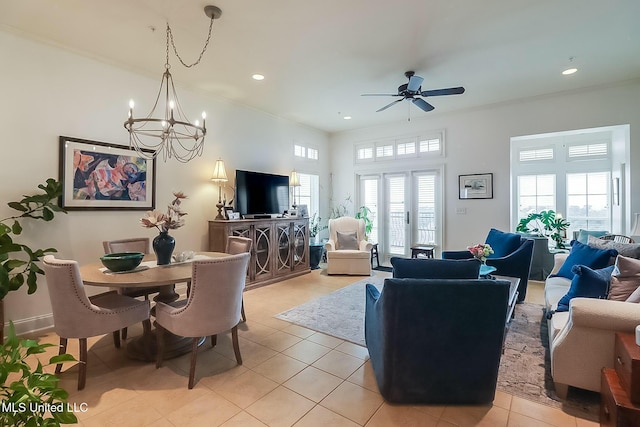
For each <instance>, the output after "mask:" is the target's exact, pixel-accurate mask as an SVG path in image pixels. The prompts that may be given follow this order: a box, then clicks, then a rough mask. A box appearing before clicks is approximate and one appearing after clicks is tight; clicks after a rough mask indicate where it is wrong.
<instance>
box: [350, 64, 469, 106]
mask: <svg viewBox="0 0 640 427" xmlns="http://www.w3.org/2000/svg"><path fill="white" fill-rule="evenodd" d="M404 75H405V77H406V78H408V79H409V81H408V82H407V83H404V84H401V85H400V86H398V93H363V94H362V96H399V97H401V98H400V99H396V100H395V101H393V102H391V103H389V104H387V105H385V106H384V107H382V108H380V109H378V110H376V112H380V111H384V110H386V109H387V108H389V107H391V106H393V105H396V104H397V103H399V102H401V101H404V100H409V101H411V102H412V103H413V105H415V106H416V107H418V108H420V109H421V110H423V111H426V112H428V111H431V110H433V109H434V108H435V107H434V106H433V105H431V104H429V103H428V102H427V101H425V100H424V99H423V97H424V98H427V97H430V96H444V95H460V94H463V93H464V88H463V87H462V86H458V87H450V88H444V89H433V90H424V91H423V90H422V82H423V81H424V78H423V77H420V76H416V75H415V72H413V71H406V72H405V73H404Z"/></svg>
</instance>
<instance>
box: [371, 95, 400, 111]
mask: <svg viewBox="0 0 640 427" xmlns="http://www.w3.org/2000/svg"><path fill="white" fill-rule="evenodd" d="M402 100H404V98H402V99H396V100H395V101H393V102H392V103H391V104H387V105H385V106H384V107H382V108H381V109H379V110H376V113H379V112H380V111H383V110H386V109H387V108H389V107H391V106H392V105H395V104H397V103H398V102H400V101H402Z"/></svg>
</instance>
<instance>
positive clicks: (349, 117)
mask: <svg viewBox="0 0 640 427" xmlns="http://www.w3.org/2000/svg"><path fill="white" fill-rule="evenodd" d="M343 119H345V120H351V116H344V117H343Z"/></svg>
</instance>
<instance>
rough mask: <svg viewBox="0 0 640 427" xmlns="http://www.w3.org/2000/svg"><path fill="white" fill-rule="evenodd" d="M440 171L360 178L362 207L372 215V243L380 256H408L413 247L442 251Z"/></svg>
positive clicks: (385, 174) (386, 257)
mask: <svg viewBox="0 0 640 427" xmlns="http://www.w3.org/2000/svg"><path fill="white" fill-rule="evenodd" d="M440 189H441V182H440V173H439V171H434V170H429V171H409V172H399V173H383V174H379V175H368V176H361V177H360V205H364V206H367V207H368V208H369V209H370V210H371V213H372V215H371V216H372V217H373V220H374V221H373V222H374V230H373V232H372V233H370V240H372V241H374V242H378V243H379V251H380V252H381V255H382V256H383V257H384V258H385V259H388V258H390V257H392V256H409V254H410V249H411V246H413V245H416V244H431V245H435V246H437V247H441V241H442V234H441V229H442V226H441V214H440V212H441V211H442V209H441V204H442V202H441V197H440V193H441V191H440Z"/></svg>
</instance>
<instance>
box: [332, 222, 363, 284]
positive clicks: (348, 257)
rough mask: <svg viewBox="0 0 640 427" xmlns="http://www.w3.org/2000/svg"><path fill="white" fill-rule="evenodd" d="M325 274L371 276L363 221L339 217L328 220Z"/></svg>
mask: <svg viewBox="0 0 640 427" xmlns="http://www.w3.org/2000/svg"><path fill="white" fill-rule="evenodd" d="M325 249H326V251H327V274H354V275H356V274H359V275H367V276H368V275H370V274H371V263H370V259H371V243H369V242H367V241H366V240H365V234H364V220H362V219H356V218H352V217H346V216H343V217H340V218H335V219H330V220H329V241H328V242H327V243H325Z"/></svg>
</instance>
